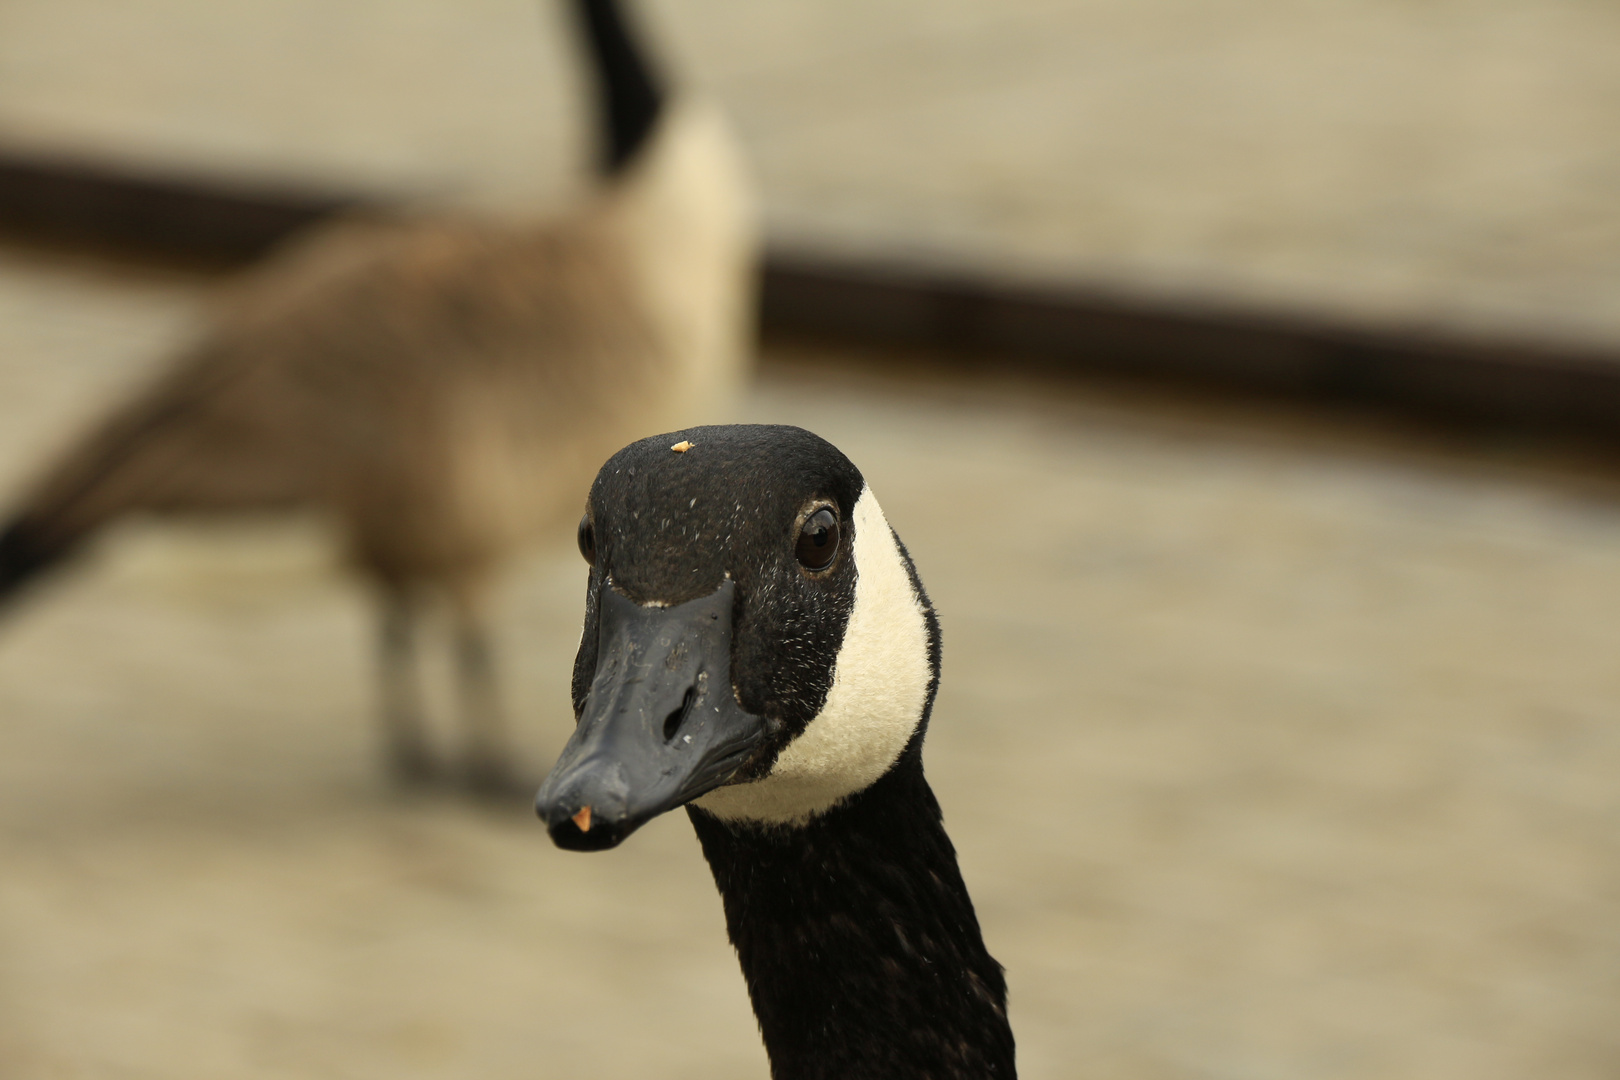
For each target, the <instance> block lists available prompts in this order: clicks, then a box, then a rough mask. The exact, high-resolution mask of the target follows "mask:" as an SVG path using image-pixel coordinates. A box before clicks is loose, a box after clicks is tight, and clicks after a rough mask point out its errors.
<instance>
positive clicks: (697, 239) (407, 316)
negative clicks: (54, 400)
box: [0, 0, 756, 789]
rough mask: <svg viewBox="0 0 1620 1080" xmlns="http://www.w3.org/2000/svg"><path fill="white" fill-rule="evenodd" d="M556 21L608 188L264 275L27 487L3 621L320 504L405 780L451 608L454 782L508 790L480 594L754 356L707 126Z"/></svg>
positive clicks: (427, 759) (644, 76) (313, 257)
mask: <svg viewBox="0 0 1620 1080" xmlns="http://www.w3.org/2000/svg"><path fill="white" fill-rule="evenodd" d="M569 2H570V3H571V5H572V7H573V14H574V16H575V18H576V22H577V24H578V28H579V30H580V32H581V40H582V42H583V43H584V47H585V51H586V52H587V53H588V54H589V56H590V60H591V66H592V69H593V71H594V74H595V81H596V83H597V88H598V91H599V94H598V100H599V107H600V114H601V116H600V118H601V121H602V126H603V129H604V131H605V135H606V138H605V140H604V143H603V146H602V149H601V158H600V172H601V183H600V185H599V189H598V190H596V191H594V192H593V193H592V194H591V196H590V197H589V198H588V199H586V200H585V202H584V204H583V205H581V206H580V207H578V208H577V210H576V211H575V212H573V213H572V214H570V215H568V216H566V217H563V218H561V219H558V220H550V221H546V222H543V223H539V224H535V225H530V226H522V225H512V224H510V223H491V222H483V221H476V220H449V219H443V218H441V219H435V220H418V221H409V222H394V223H378V222H370V223H362V222H347V223H340V224H335V225H332V226H329V227H323V228H320V229H318V230H316V231H315V233H314V234H312V235H309V236H307V237H306V238H304V239H302V240H300V241H295V242H294V243H293V244H292V245H290V246H289V247H288V248H287V249H285V250H283V251H282V252H280V253H279V254H277V255H276V256H274V257H272V258H271V259H269V260H267V261H266V263H264V264H262V265H261V266H260V267H259V268H258V269H256V270H255V271H253V272H251V273H250V274H249V275H248V276H247V277H246V278H245V279H244V280H243V281H242V282H241V283H240V286H239V287H238V288H237V289H236V290H235V292H234V295H233V296H232V297H231V298H230V299H229V301H228V302H227V304H226V305H225V306H224V308H223V310H222V312H221V313H220V314H219V316H218V317H217V319H216V321H215V322H214V324H213V325H212V327H211V329H210V330H209V331H208V332H207V333H205V334H204V335H203V336H202V337H201V338H200V339H199V340H197V341H195V342H194V343H193V344H192V345H191V346H190V347H189V348H187V349H186V350H185V351H184V353H183V354H181V355H180V356H179V357H177V359H176V361H175V362H174V363H173V365H172V366H171V367H170V368H169V369H168V370H167V371H166V372H165V373H164V374H162V375H161V377H159V378H158V379H157V380H156V382H155V384H153V385H150V386H149V387H147V388H146V389H145V390H144V392H141V393H139V394H138V395H136V396H135V397H134V399H133V400H130V401H128V402H127V403H125V404H123V405H122V407H119V408H117V409H116V410H114V411H113V412H112V414H111V415H110V416H108V417H107V418H106V419H105V420H104V421H103V422H102V423H101V424H99V425H98V426H96V427H95V428H94V429H93V430H91V431H90V432H88V433H87V434H86V435H84V436H83V437H82V438H80V439H78V440H77V441H76V442H74V443H72V444H70V445H69V447H68V448H67V450H66V452H64V453H62V454H60V455H59V456H58V457H57V458H56V459H55V460H54V461H52V462H50V463H49V464H48V466H47V467H46V468H44V469H43V470H42V471H41V472H40V474H39V475H38V478H37V480H36V482H35V483H34V484H33V485H32V487H31V488H29V489H28V490H27V492H26V494H25V496H24V497H23V498H22V499H21V500H20V502H18V503H17V505H16V506H15V507H14V508H13V510H12V515H11V519H10V521H9V524H8V525H7V526H6V528H5V530H4V532H3V533H0V599H3V598H5V597H6V596H7V595H8V594H12V593H14V592H15V590H16V589H17V587H18V586H19V585H21V584H22V583H23V582H25V581H27V580H28V579H30V578H32V577H34V576H35V575H36V574H38V573H39V572H40V571H42V570H45V569H46V568H48V567H50V566H52V565H53V564H55V563H58V562H59V561H61V560H62V559H63V558H65V557H66V556H68V555H70V554H71V553H72V552H73V551H74V550H75V549H76V548H78V547H79V546H80V545H81V544H82V543H83V542H84V541H85V540H86V539H87V538H89V537H90V536H92V535H93V534H95V533H96V532H97V531H98V530H100V529H102V528H103V527H104V526H106V525H108V524H110V523H112V522H114V521H116V520H118V519H119V518H122V517H124V516H125V515H129V514H134V513H138V512H143V511H157V512H168V511H186V512H189V511H244V510H262V509H267V508H280V507H314V508H317V509H319V510H321V511H324V512H326V513H327V514H329V515H330V516H331V517H332V518H333V519H335V521H336V522H337V524H338V525H339V526H340V527H341V529H342V532H343V535H344V537H345V540H346V543H347V546H348V550H349V552H350V554H351V555H352V559H353V562H354V564H355V565H356V566H357V567H358V568H359V569H360V570H361V571H362V572H363V573H364V574H365V575H366V576H367V577H368V578H369V579H370V580H371V581H372V582H374V583H375V585H376V587H377V591H378V595H379V598H380V612H381V619H380V623H381V659H382V665H381V666H382V695H381V703H382V712H383V717H384V724H385V733H386V740H387V753H388V760H389V764H390V766H391V768H392V770H393V772H394V773H395V774H396V775H397V776H398V777H399V778H401V779H402V780H406V781H421V780H424V779H427V778H430V777H432V776H435V775H437V774H438V773H439V772H441V771H442V770H441V767H440V766H439V764H438V763H437V761H436V758H435V755H434V754H433V753H432V752H431V750H430V747H429V745H428V742H427V739H426V736H425V732H424V726H423V717H422V711H421V705H420V700H419V699H420V695H419V691H418V688H417V681H416V666H417V665H416V655H415V654H416V648H415V642H416V639H417V637H418V627H419V623H420V616H421V613H422V609H423V605H424V602H428V601H431V600H432V599H433V598H435V597H442V598H445V599H447V600H448V601H449V604H450V607H451V610H452V612H453V615H454V621H455V627H456V631H455V642H456V644H455V649H456V669H457V671H458V681H459V686H460V695H461V702H462V712H463V722H464V726H465V729H466V730H465V737H466V745H465V749H464V755H463V759H462V767H461V769H460V770H459V775H460V777H461V778H462V779H463V780H464V781H465V782H466V783H468V784H469V785H471V786H473V787H475V788H483V789H499V788H502V787H505V786H507V784H508V783H509V780H510V777H509V771H510V756H509V753H508V748H507V745H506V742H507V739H506V735H505V733H504V731H503V725H502V718H501V710H500V707H499V703H498V695H497V692H496V684H495V678H494V674H493V672H492V670H491V657H490V644H489V635H488V630H487V625H486V615H485V608H486V605H487V603H488V599H489V592H490V588H491V579H492V577H493V575H494V574H495V572H496V571H497V570H498V569H499V568H500V567H501V565H502V564H503V563H504V562H505V561H507V560H508V559H509V558H510V557H511V556H513V555H514V554H515V553H516V552H517V551H519V550H520V549H522V548H524V547H525V546H526V545H529V544H531V543H532V542H534V541H535V540H536V539H537V538H538V536H539V535H540V534H543V533H544V532H546V531H547V530H548V529H551V528H554V527H556V526H558V525H562V524H564V523H568V524H571V523H572V522H573V521H574V520H575V518H576V516H577V515H578V513H579V508H580V505H581V503H582V502H583V500H584V497H585V493H586V490H587V487H588V485H589V483H590V479H591V477H592V475H593V474H594V473H595V471H596V468H597V466H599V465H600V464H601V462H602V461H603V460H604V459H605V458H606V457H607V456H608V455H609V454H611V453H612V452H613V451H614V450H616V449H617V448H619V447H620V446H622V445H624V443H625V442H626V441H627V440H629V439H632V438H635V437H638V436H641V435H644V434H646V433H647V432H650V431H660V430H667V429H668V428H670V427H675V426H680V425H682V424H690V423H692V422H694V421H700V420H704V419H709V418H723V417H724V415H725V414H726V413H727V412H728V411H729V408H730V406H731V405H732V403H733V402H734V401H735V400H736V398H737V396H738V393H739V391H740V390H741V388H742V384H743V382H744V380H745V378H746V375H747V371H748V366H749V362H750V359H751V356H750V353H751V340H750V338H751V320H752V307H753V289H754V280H753V279H754V271H755V253H756V236H755V231H754V222H753V214H752V203H751V198H750V189H749V185H748V181H747V179H746V173H745V170H744V168H743V167H742V162H741V157H740V154H739V152H738V150H737V148H736V146H735V144H734V142H733V141H732V139H731V137H730V135H729V133H728V130H727V128H726V126H725V124H724V122H723V120H722V118H721V117H720V116H719V115H718V114H717V113H716V112H715V111H714V110H713V109H712V108H710V107H707V106H706V105H705V104H704V103H702V102H701V101H695V100H691V99H689V98H688V97H686V96H684V95H678V94H677V95H669V94H666V93H665V91H664V89H663V87H662V86H661V84H660V80H659V79H658V77H657V73H656V72H655V71H654V70H653V69H652V67H651V66H650V64H649V62H648V60H647V58H646V57H645V55H644V54H643V51H642V49H641V48H640V47H639V46H638V43H637V41H636V38H635V35H634V34H633V33H632V31H631V27H630V26H628V25H627V23H626V20H625V18H624V15H623V13H622V12H621V11H620V9H619V7H618V5H617V4H616V3H615V2H614V0H569Z"/></svg>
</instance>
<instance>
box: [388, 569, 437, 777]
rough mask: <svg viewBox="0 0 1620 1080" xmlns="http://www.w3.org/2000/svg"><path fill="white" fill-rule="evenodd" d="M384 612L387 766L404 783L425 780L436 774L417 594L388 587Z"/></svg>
mask: <svg viewBox="0 0 1620 1080" xmlns="http://www.w3.org/2000/svg"><path fill="white" fill-rule="evenodd" d="M381 614H382V622H381V635H380V638H379V642H378V644H379V646H380V649H379V660H380V667H381V671H380V674H381V690H382V724H383V739H384V750H385V753H386V754H387V757H388V768H389V771H390V772H391V773H392V774H393V776H394V778H395V779H396V780H398V781H400V782H401V783H404V784H421V783H425V782H426V781H428V780H430V779H432V777H433V772H434V768H433V754H432V752H431V751H430V749H429V748H428V741H427V733H426V728H425V725H424V724H423V721H422V691H421V686H420V684H419V682H418V679H417V662H416V632H417V623H418V607H417V603H416V600H415V598H414V597H412V596H411V595H409V594H408V593H407V592H406V591H405V590H403V589H400V588H386V589H384V590H383V593H382V597H381Z"/></svg>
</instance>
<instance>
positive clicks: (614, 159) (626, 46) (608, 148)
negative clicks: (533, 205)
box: [574, 0, 664, 176]
mask: <svg viewBox="0 0 1620 1080" xmlns="http://www.w3.org/2000/svg"><path fill="white" fill-rule="evenodd" d="M574 9H575V14H576V17H577V19H578V21H579V25H580V29H581V31H582V32H583V34H584V37H585V42H586V45H587V47H588V49H589V51H590V55H591V62H592V69H593V71H594V72H595V75H596V83H597V98H598V109H599V115H600V117H601V123H602V128H603V136H604V138H603V142H602V148H601V151H600V153H601V161H600V166H599V167H600V169H601V172H602V173H603V175H605V176H617V175H618V174H619V173H621V172H622V171H623V170H624V168H625V166H627V165H628V164H629V163H630V161H631V160H632V159H633V158H635V156H636V154H637V152H638V151H639V150H640V149H641V147H642V146H643V145H644V144H645V143H646V141H647V138H648V136H649V135H650V134H651V133H652V130H653V128H654V126H655V125H656V124H657V122H658V119H659V115H660V114H661V113H662V111H663V106H664V91H663V88H662V87H661V86H660V85H659V80H658V78H657V76H656V74H655V73H654V72H653V70H652V66H651V64H650V63H649V62H648V60H647V55H646V52H645V50H644V49H643V48H642V47H641V45H640V43H639V42H638V41H637V40H636V37H635V35H634V34H633V33H632V32H631V29H630V27H629V25H628V24H627V23H626V21H625V18H624V13H623V12H622V11H621V10H620V8H619V5H618V3H617V2H616V0H575V3H574Z"/></svg>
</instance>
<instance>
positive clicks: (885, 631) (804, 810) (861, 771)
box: [695, 487, 931, 825]
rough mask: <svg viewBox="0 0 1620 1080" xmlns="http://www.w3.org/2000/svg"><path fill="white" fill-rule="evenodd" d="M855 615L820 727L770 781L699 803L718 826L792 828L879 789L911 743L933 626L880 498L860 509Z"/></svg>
mask: <svg viewBox="0 0 1620 1080" xmlns="http://www.w3.org/2000/svg"><path fill="white" fill-rule="evenodd" d="M853 516H854V525H855V541H854V550H853V551H852V552H851V554H852V555H853V556H854V559H855V575H856V577H855V607H854V610H852V611H851V612H850V616H849V625H848V627H847V628H846V629H845V631H844V641H843V644H842V645H841V646H840V648H839V650H838V658H837V661H836V663H835V666H834V668H833V684H832V689H831V690H829V691H828V692H827V702H826V704H825V705H824V706H822V709H821V712H820V713H818V714H817V715H816V717H815V719H813V720H811V721H810V723H809V724H808V725H806V727H805V729H804V731H803V732H802V733H801V734H800V735H799V737H798V738H797V739H794V740H793V742H791V743H789V744H788V745H787V747H786V748H785V749H783V751H782V753H781V755H780V756H779V757H778V758H777V759H776V764H775V765H773V766H772V767H771V771H770V774H769V775H767V776H765V777H764V778H762V779H760V780H756V781H754V782H752V783H748V784H733V785H731V786H730V787H722V788H716V789H715V790H714V791H711V792H709V793H708V794H706V795H704V796H702V797H701V798H699V799H697V800H695V801H696V804H697V805H698V806H701V807H702V808H703V809H705V810H707V811H708V812H709V813H711V814H714V815H715V816H716V817H720V818H724V819H726V820H731V821H757V822H765V823H770V824H778V825H788V824H794V823H797V822H803V821H806V820H808V819H810V818H812V817H814V816H815V815H817V814H820V813H823V812H825V811H827V810H830V809H832V808H833V807H834V806H836V805H837V804H838V803H839V802H840V801H842V800H843V799H845V798H848V797H849V796H850V795H853V794H855V793H856V792H857V791H861V790H863V789H865V788H866V787H868V786H870V785H871V784H872V783H873V782H874V781H876V780H877V779H878V778H879V777H881V776H882V775H883V774H884V773H886V772H888V771H889V767H890V766H892V765H893V764H894V762H895V759H896V758H898V757H899V756H900V752H901V751H902V750H904V749H905V747H906V743H908V742H910V741H911V736H912V734H913V733H914V732H915V731H916V730H917V724H918V722H919V720H920V719H921V717H922V711H923V706H924V704H926V702H927V700H928V683H929V679H930V677H931V672H930V670H929V666H928V624H927V622H926V621H925V619H924V618H923V609H922V603H921V601H920V600H919V599H918V597H917V594H916V591H915V590H913V589H912V587H911V577H910V575H909V574H908V573H907V572H906V564H905V560H904V559H903V558H902V557H901V555H900V545H899V544H898V543H896V542H895V538H894V533H893V531H891V530H890V528H889V522H888V521H887V519H885V518H884V516H883V510H882V508H881V507H879V506H878V502H877V499H876V498H875V497H873V495H872V489H871V488H869V487H868V488H864V489H862V491H861V497H860V498H859V499H858V500H856V502H855V512H854V515H853Z"/></svg>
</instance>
